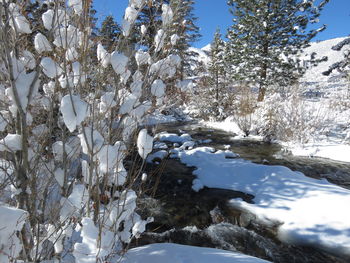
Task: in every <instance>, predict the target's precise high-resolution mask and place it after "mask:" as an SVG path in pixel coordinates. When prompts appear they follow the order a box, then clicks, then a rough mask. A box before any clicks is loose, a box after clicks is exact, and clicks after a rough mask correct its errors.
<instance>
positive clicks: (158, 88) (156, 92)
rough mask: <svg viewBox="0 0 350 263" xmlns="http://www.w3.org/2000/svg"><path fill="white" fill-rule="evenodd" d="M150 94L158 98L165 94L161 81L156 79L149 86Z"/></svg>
mask: <svg viewBox="0 0 350 263" xmlns="http://www.w3.org/2000/svg"><path fill="white" fill-rule="evenodd" d="M151 93H152V95H153V96H156V97H158V98H160V97H162V96H164V94H165V84H164V82H163V81H162V80H160V79H156V80H155V81H154V82H153V84H152V86H151Z"/></svg>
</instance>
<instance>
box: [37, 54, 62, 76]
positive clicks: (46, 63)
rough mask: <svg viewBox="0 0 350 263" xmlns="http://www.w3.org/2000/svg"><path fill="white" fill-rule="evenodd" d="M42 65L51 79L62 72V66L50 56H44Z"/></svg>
mask: <svg viewBox="0 0 350 263" xmlns="http://www.w3.org/2000/svg"><path fill="white" fill-rule="evenodd" d="M40 65H41V67H42V68H43V71H44V73H45V75H46V76H47V77H49V78H51V79H53V78H55V77H58V76H59V75H61V73H62V68H61V67H60V66H59V65H58V64H57V63H56V62H55V61H53V60H52V59H51V58H49V57H44V58H42V59H41V62H40Z"/></svg>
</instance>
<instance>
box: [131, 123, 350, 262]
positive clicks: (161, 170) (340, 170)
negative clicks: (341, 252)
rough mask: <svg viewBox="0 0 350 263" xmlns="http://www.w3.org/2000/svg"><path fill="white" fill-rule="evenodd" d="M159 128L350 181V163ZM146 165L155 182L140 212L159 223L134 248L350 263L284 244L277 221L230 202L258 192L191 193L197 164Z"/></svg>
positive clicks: (218, 134)
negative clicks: (175, 246)
mask: <svg viewBox="0 0 350 263" xmlns="http://www.w3.org/2000/svg"><path fill="white" fill-rule="evenodd" d="M157 131H168V132H174V133H182V132H186V133H189V134H190V135H191V136H192V138H193V139H194V140H196V141H199V140H202V141H203V140H207V139H211V140H212V141H211V142H208V143H205V144H201V145H206V146H211V147H214V148H216V149H222V150H223V149H225V146H226V147H227V145H230V150H232V151H233V152H235V153H238V154H239V155H240V157H241V158H244V159H248V160H251V161H253V162H256V163H264V164H266V165H284V166H287V167H289V168H290V169H292V170H297V171H301V172H303V173H304V174H305V175H307V176H311V177H314V178H321V177H326V178H332V180H330V179H329V180H330V181H332V182H334V183H337V184H339V185H341V186H343V187H348V186H349V185H350V184H349V183H348V182H349V177H350V167H349V165H348V164H346V163H340V162H334V161H331V160H326V159H319V158H315V159H310V158H302V157H293V156H291V155H288V154H287V153H285V152H283V149H282V148H281V146H279V145H277V144H268V143H264V142H260V141H254V140H250V139H240V140H236V139H235V138H234V136H233V135H232V134H229V133H226V132H223V131H219V130H213V129H209V128H203V127H200V126H198V125H197V124H189V125H166V126H160V127H157ZM147 169H148V173H149V177H150V178H151V180H150V181H149V185H148V186H145V189H144V190H145V195H144V197H143V198H141V199H139V207H140V211H139V213H140V214H142V215H143V216H153V217H154V218H155V221H154V223H152V224H149V226H148V231H147V232H146V233H145V234H144V235H143V236H142V238H141V239H140V240H138V244H134V245H135V246H136V245H143V244H149V243H155V242H173V243H179V244H185V245H194V246H205V247H215V248H221V249H226V250H230V251H240V252H242V253H245V254H248V255H252V256H256V257H259V258H263V259H267V260H270V261H272V262H281V263H282V262H286V263H288V262H298V263H299V262H300V263H303V262H310V263H311V262H313V263H323V262H332V263H333V262H334V263H337V262H339V263H340V262H341V263H343V262H344V263H345V262H350V260H349V259H344V258H341V257H339V256H337V255H333V254H331V253H328V252H324V251H320V250H318V249H317V248H312V247H305V246H294V245H293V246H292V245H288V244H283V243H282V242H280V241H279V240H278V238H277V236H276V233H277V227H278V225H270V226H266V225H264V224H262V223H261V222H259V220H258V219H256V218H255V216H254V215H252V214H246V212H242V211H239V210H235V209H234V208H232V207H230V206H228V205H227V201H228V200H230V199H232V198H237V197H240V198H242V199H243V200H245V201H246V202H252V201H253V198H254V196H251V195H247V194H245V193H241V192H237V191H230V190H222V189H209V188H204V189H203V190H201V191H199V192H198V193H197V192H194V191H192V188H191V187H192V181H193V179H194V178H195V176H193V175H192V171H193V168H191V167H186V166H185V165H183V164H181V163H180V162H179V161H178V160H175V159H165V160H163V161H162V162H161V163H160V164H159V165H158V164H150V165H148V167H147ZM154 185H155V186H156V187H154Z"/></svg>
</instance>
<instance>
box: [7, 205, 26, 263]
mask: <svg viewBox="0 0 350 263" xmlns="http://www.w3.org/2000/svg"><path fill="white" fill-rule="evenodd" d="M27 217H28V214H27V212H26V211H24V210H21V209H17V208H14V207H8V206H5V205H3V204H1V203H0V247H1V253H0V262H2V263H9V262H13V259H16V258H17V257H18V256H19V253H20V252H21V250H22V242H21V241H20V240H19V238H18V237H17V234H16V233H17V232H18V231H21V230H22V227H23V225H24V223H25V220H26V219H27Z"/></svg>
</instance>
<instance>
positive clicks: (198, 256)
mask: <svg viewBox="0 0 350 263" xmlns="http://www.w3.org/2000/svg"><path fill="white" fill-rule="evenodd" d="M121 262H122V263H141V262H142V263H164V262H167V263H189V262H201V263H213V262H220V263H232V262H235V263H267V262H269V261H266V260H262V259H259V258H255V257H251V256H247V255H244V254H240V253H236V252H230V251H225V250H221V249H214V248H204V247H193V246H184V245H178V244H170V243H164V244H151V245H148V246H143V247H138V248H133V249H130V250H129V251H128V252H127V253H126V255H125V256H124V258H123V259H122V261H121Z"/></svg>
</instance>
